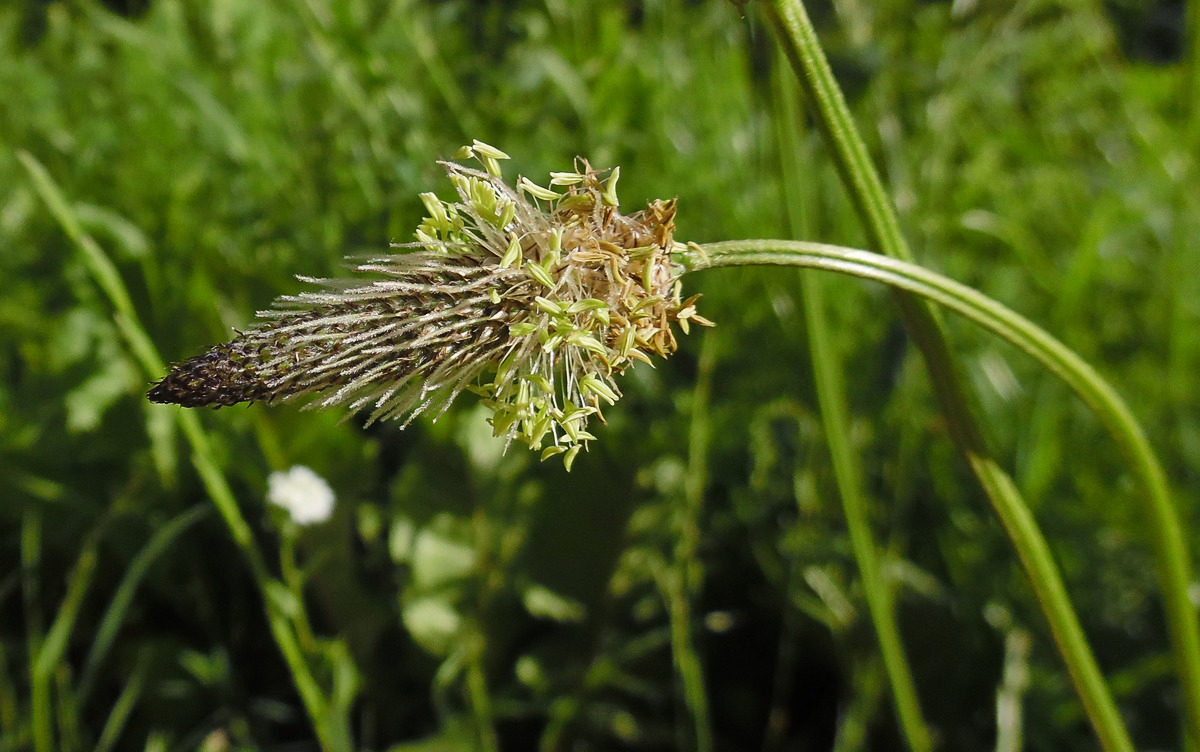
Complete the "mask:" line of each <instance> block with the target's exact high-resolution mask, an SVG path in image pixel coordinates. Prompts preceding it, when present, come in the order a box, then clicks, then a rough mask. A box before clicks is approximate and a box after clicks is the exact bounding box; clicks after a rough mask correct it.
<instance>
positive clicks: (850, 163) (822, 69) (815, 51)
mask: <svg viewBox="0 0 1200 752" xmlns="http://www.w3.org/2000/svg"><path fill="white" fill-rule="evenodd" d="M764 7H765V8H766V9H767V16H768V18H769V20H770V22H771V25H772V26H773V27H774V29H775V30H776V33H777V35H778V37H779V39H780V41H781V43H782V44H783V47H784V52H785V54H786V55H787V57H788V60H789V61H790V62H791V64H792V67H793V69H794V70H795V72H796V74H797V77H798V78H799V80H800V82H801V85H802V87H803V88H804V91H805V94H806V95H807V97H808V99H809V101H810V102H811V105H812V110H813V116H814V119H815V121H816V123H817V126H818V128H819V129H820V131H821V133H822V135H823V136H824V138H825V141H826V143H827V145H828V146H829V148H830V151H831V152H832V156H833V159H834V163H835V165H836V166H837V169H838V172H839V173H840V174H841V176H842V180H843V182H844V183H845V185H846V187H847V190H848V193H849V194H850V198H851V200H852V202H853V203H854V206H855V208H856V209H857V210H858V213H859V214H860V216H861V218H862V221H863V223H864V226H865V229H866V231H867V234H868V237H869V238H870V239H871V241H872V242H873V243H874V244H875V245H877V247H879V248H880V249H881V250H882V251H883V252H884V253H886V254H887V255H889V256H892V257H894V258H897V259H901V260H905V261H909V260H911V258H912V254H911V251H910V250H909V248H908V245H907V243H906V241H905V240H904V236H903V234H902V233H901V231H900V224H899V220H898V218H897V216H896V213H895V210H894V209H893V207H892V205H891V202H890V200H889V199H888V196H887V194H886V192H885V191H884V188H883V183H882V181H881V180H880V178H879V176H878V173H877V171H876V170H875V168H874V165H873V164H872V162H871V159H870V155H869V153H868V152H867V148H866V144H865V142H864V141H863V140H862V137H861V136H860V135H859V134H858V131H857V129H856V128H855V126H854V121H853V118H852V117H851V115H850V111H849V108H848V107H847V105H846V102H845V98H844V97H843V96H842V93H841V90H840V88H839V87H838V85H837V81H836V80H835V79H834V77H833V73H832V71H831V70H830V68H829V64H828V61H827V60H826V59H825V56H824V52H823V50H822V49H821V45H820V42H819V40H818V38H817V35H816V31H815V30H814V28H813V26H812V23H811V21H810V20H809V18H808V15H807V13H806V11H805V10H804V6H803V4H802V3H801V2H799V0H773V1H772V2H769V3H766V4H765V5H764ZM896 302H897V305H898V308H899V310H900V314H901V317H902V319H903V321H904V324H905V327H906V329H907V330H908V332H909V335H910V336H911V337H912V338H913V340H914V341H915V343H916V344H917V346H918V348H919V349H920V351H921V354H922V356H923V358H924V360H925V363H926V367H927V368H928V370H929V374H930V379H931V381H932V384H933V390H934V393H935V395H936V396H937V398H938V401H939V402H940V404H941V408H942V414H943V416H944V417H945V419H946V421H947V425H948V427H949V431H950V434H951V436H952V438H953V439H954V441H955V444H956V445H957V446H958V449H959V451H960V452H961V453H962V454H963V456H964V457H965V458H966V460H967V462H968V465H969V466H970V468H971V471H972V473H973V474H974V475H975V477H976V479H977V481H978V482H979V484H980V486H981V487H982V488H983V490H984V493H985V494H986V495H987V497H988V499H989V500H990V502H991V504H992V507H993V509H994V511H995V513H996V515H997V517H998V518H999V519H1000V521H1001V524H1003V526H1004V528H1005V530H1006V532H1007V534H1008V536H1009V538H1010V539H1011V540H1012V542H1013V545H1014V547H1016V549H1017V552H1018V555H1019V556H1020V558H1021V560H1022V563H1023V564H1024V565H1025V567H1026V569H1027V571H1028V572H1029V574H1030V576H1031V577H1032V578H1033V579H1034V580H1036V579H1037V575H1036V574H1035V573H1034V569H1032V568H1031V567H1036V568H1037V569H1039V570H1044V569H1045V568H1044V567H1043V566H1042V565H1043V564H1050V565H1051V568H1052V569H1053V561H1052V560H1050V559H1049V558H1048V550H1047V551H1046V555H1047V558H1046V561H1044V562H1043V561H1041V560H1040V559H1041V555H1040V553H1039V551H1038V547H1037V546H1029V545H1028V542H1029V541H1030V540H1031V538H1030V537H1029V534H1030V533H1031V532H1033V533H1036V532H1037V529H1036V523H1035V522H1034V520H1033V515H1032V514H1031V513H1030V511H1029V506H1028V504H1027V503H1026V502H1025V500H1024V499H1023V498H1022V496H1021V494H1020V492H1019V491H1018V489H1017V487H1016V484H1015V483H1014V482H1013V480H1012V478H1011V477H1010V476H1009V475H1008V473H1007V472H1005V471H1004V470H1003V468H1002V467H1001V466H1000V464H999V463H998V462H997V461H996V460H995V459H994V458H993V457H992V455H991V452H990V450H989V448H988V447H987V444H986V442H985V440H984V437H983V433H982V431H981V430H980V428H979V426H978V425H977V424H976V422H975V420H974V418H973V416H972V411H971V409H970V402H969V400H968V397H967V393H966V391H965V389H964V387H963V385H962V383H961V380H960V379H959V377H958V375H957V373H956V369H955V364H954V359H953V357H952V354H951V352H950V350H949V347H948V346H947V343H946V339H945V336H944V335H943V333H942V330H941V326H940V323H939V321H938V319H937V318H936V316H935V315H934V313H933V311H932V309H931V308H930V307H929V306H927V305H926V304H924V303H922V302H920V301H918V300H916V299H914V298H912V297H911V296H908V295H904V294H897V295H896ZM1031 526H1032V529H1030V528H1031ZM1036 537H1037V538H1038V539H1041V536H1040V533H1038V534H1037V536H1036ZM1055 582H1056V583H1058V586H1059V587H1058V588H1057V590H1056V587H1055V585H1054V584H1053V583H1050V584H1047V583H1038V582H1036V581H1035V582H1034V592H1035V594H1037V597H1038V600H1039V604H1040V606H1041V608H1042V611H1043V613H1045V615H1046V617H1047V619H1048V620H1049V622H1050V626H1051V632H1052V633H1053V634H1054V637H1055V641H1056V643H1057V644H1058V646H1059V651H1060V653H1061V654H1062V655H1063V659H1064V662H1065V663H1066V666H1067V671H1068V673H1069V674H1070V676H1071V678H1072V681H1073V682H1074V683H1075V685H1076V689H1077V691H1078V692H1079V695H1080V698H1081V700H1082V701H1083V705H1084V710H1085V711H1086V713H1087V715H1088V717H1089V719H1090V720H1091V722H1092V726H1093V728H1094V729H1095V730H1096V733H1097V736H1098V737H1099V739H1100V742H1101V744H1102V745H1103V746H1104V748H1105V749H1108V750H1125V749H1132V742H1131V740H1130V739H1129V733H1128V731H1127V730H1126V728H1125V726H1124V723H1123V722H1122V721H1121V718H1120V715H1119V714H1118V713H1117V711H1116V706H1115V704H1114V703H1113V702H1112V698H1111V694H1110V693H1109V692H1108V689H1107V687H1106V686H1105V685H1104V682H1103V680H1102V679H1100V673H1099V669H1098V668H1097V666H1096V663H1095V658H1094V657H1093V656H1092V653H1091V650H1090V647H1089V646H1088V645H1087V642H1086V640H1084V639H1083V635H1082V630H1079V629H1078V618H1077V617H1076V616H1075V614H1074V610H1073V608H1072V607H1071V605H1070V602H1069V601H1067V600H1066V599H1065V590H1061V582H1058V578H1057V577H1056V578H1055ZM1059 591H1061V592H1059ZM1060 595H1061V596H1062V598H1061V599H1060V598H1059V596H1060ZM1047 597H1049V598H1052V600H1046V598H1047ZM1198 655H1200V654H1198ZM1197 666H1198V668H1200V663H1198V664H1197Z"/></svg>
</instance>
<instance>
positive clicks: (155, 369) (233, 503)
mask: <svg viewBox="0 0 1200 752" xmlns="http://www.w3.org/2000/svg"><path fill="white" fill-rule="evenodd" d="M17 159H18V160H19V161H20V162H21V164H22V166H23V167H24V168H25V171H26V172H27V173H28V174H29V176H30V178H31V180H32V181H33V186H34V188H35V189H36V191H37V193H38V195H39V196H40V197H41V198H42V200H43V201H44V202H45V203H46V206H47V207H48V208H49V209H50V213H51V214H52V215H53V216H54V218H55V219H56V220H57V221H58V223H59V225H60V226H61V227H62V229H63V231H64V232H65V233H66V234H67V237H68V238H70V240H71V242H72V243H73V244H74V245H75V247H76V248H77V249H79V251H80V252H81V253H82V255H83V259H84V262H85V265H86V266H87V269H88V272H89V273H90V274H91V276H92V279H93V280H94V281H95V282H96V284H97V285H98V286H99V287H100V289H101V291H102V292H103V293H104V294H105V296H106V297H107V298H108V300H109V304H110V305H111V306H112V307H113V310H114V313H113V318H114V320H115V321H116V324H117V328H118V330H119V331H120V332H121V334H122V335H123V336H124V337H125V340H126V343H127V344H128V346H129V348H130V350H131V351H132V353H133V355H134V357H135V358H136V359H137V360H138V362H139V364H140V365H141V367H142V368H143V370H144V371H145V372H146V374H147V375H148V377H149V378H154V377H156V376H158V375H159V374H161V373H163V372H164V371H165V370H166V367H165V365H164V363H163V360H162V358H161V357H160V356H159V355H158V350H157V348H155V346H154V343H153V341H152V340H151V339H150V336H149V335H148V334H147V333H146V329H145V327H144V326H142V324H141V322H140V320H139V317H138V315H137V311H136V309H135V308H134V306H133V300H132V298H131V297H130V295H129V291H128V290H127V289H126V287H125V283H124V281H123V280H122V279H121V275H120V273H119V272H118V271H117V267H116V265H115V264H113V263H112V261H111V259H109V258H108V256H107V254H105V252H104V250H103V249H102V248H101V247H100V245H99V243H97V242H96V241H95V239H93V238H92V236H91V235H89V234H88V233H87V232H86V231H84V229H83V227H82V225H81V224H80V223H79V219H78V217H77V216H76V215H75V212H74V210H73V209H72V208H71V205H70V203H69V202H68V201H67V199H66V197H65V196H64V195H63V193H62V190H61V189H60V188H59V187H58V185H57V183H55V181H54V179H53V178H52V177H51V176H50V173H49V172H47V171H46V168H45V167H43V166H42V164H41V163H40V162H38V161H37V159H36V158H34V156H33V155H32V154H29V153H28V152H25V151H18V152H17ZM179 422H180V425H181V426H182V427H183V433H184V436H185V437H186V438H187V441H188V443H189V444H190V445H191V448H192V463H193V465H194V466H195V468H196V471H197V473H198V474H199V475H200V480H201V482H202V483H203V484H204V487H205V490H207V491H208V494H209V497H210V498H211V499H212V501H213V504H214V505H215V506H216V507H217V511H218V512H219V513H220V515H221V519H222V520H223V521H224V522H225V525H226V527H227V528H228V529H229V532H230V535H231V536H232V538H233V540H234V542H235V543H236V544H237V546H238V548H239V549H241V551H242V554H243V555H244V556H245V558H246V561H247V563H248V564H249V565H250V570H251V574H252V575H253V576H254V579H255V582H256V584H257V585H258V588H259V592H260V593H261V595H262V597H263V604H264V610H265V611H266V616H267V623H268V625H269V627H270V630H271V635H272V636H273V637H274V638H275V643H276V644H277V645H278V646H279V649H280V652H281V653H282V654H283V657H284V661H285V662H286V663H287V666H288V669H289V671H290V673H291V676H292V681H293V682H294V683H295V685H296V689H297V691H298V692H299V694H300V697H301V701H302V702H303V703H304V708H305V711H306V712H307V713H308V716H309V720H310V721H311V722H312V724H313V728H314V730H315V731H316V734H317V737H318V738H319V739H320V742H321V746H322V747H323V748H324V749H325V750H327V751H328V752H342V751H343V750H344V751H346V752H349V750H351V749H352V748H353V747H352V744H351V742H350V739H349V736H348V734H346V733H344V732H340V731H339V729H342V728H343V727H344V724H331V723H329V722H328V717H327V712H326V709H327V706H328V702H327V700H326V698H325V696H324V693H323V692H322V691H321V689H320V686H319V685H318V684H317V682H316V679H315V678H314V677H313V674H312V670H311V668H310V667H309V665H308V662H307V661H306V660H305V657H304V654H303V652H302V651H301V650H300V646H299V644H298V642H297V639H296V634H295V632H294V630H293V629H292V627H291V625H290V623H289V622H288V618H287V615H286V614H285V613H283V612H282V611H281V609H280V606H279V605H278V604H276V603H275V602H274V601H273V600H272V599H271V598H270V597H269V595H268V593H269V588H270V585H271V583H272V582H273V581H274V578H273V577H272V575H271V574H270V570H269V569H268V567H267V565H266V562H265V560H264V559H263V557H262V553H261V552H260V551H259V550H258V547H257V545H256V543H255V541H254V536H253V534H252V532H251V529H250V525H249V523H247V522H246V519H245V517H244V516H243V515H242V512H241V509H239V508H238V505H237V500H236V499H235V498H234V496H233V491H232V490H231V489H230V487H229V484H228V483H227V482H226V480H225V476H224V474H223V473H222V472H221V470H220V468H219V467H218V465H217V462H216V459H215V455H214V453H213V451H212V447H211V445H210V444H209V441H208V435H207V434H206V433H205V432H204V429H203V427H202V426H201V425H200V420H199V418H198V417H197V416H196V414H195V413H192V412H181V413H180V414H179ZM32 645H33V643H32V642H31V646H32ZM35 690H36V687H35ZM38 749H39V752H40V750H41V748H40V747H39V748H38Z"/></svg>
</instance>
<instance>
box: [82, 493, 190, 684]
mask: <svg viewBox="0 0 1200 752" xmlns="http://www.w3.org/2000/svg"><path fill="white" fill-rule="evenodd" d="M207 512H208V510H207V509H206V508H204V507H195V508H193V509H189V510H187V511H185V512H183V513H181V514H179V515H177V516H176V517H175V518H174V519H172V520H171V521H170V522H168V523H167V524H165V525H163V526H161V527H159V528H158V529H157V530H156V531H155V532H154V535H152V536H150V540H149V541H147V542H146V545H145V546H143V547H142V550H141V551H139V552H138V554H137V556H135V557H134V559H133V561H132V562H131V563H130V564H129V568H128V569H126V570H125V573H124V575H123V576H122V577H121V584H120V585H118V586H117V590H116V592H115V593H113V597H112V600H110V601H109V604H108V608H107V609H106V610H105V612H104V617H103V618H102V619H101V620H100V626H99V628H98V629H97V630H96V635H95V637H94V638H92V646H91V648H90V649H89V650H88V655H87V659H86V660H85V661H84V663H83V672H82V675H81V676H80V680H79V691H78V694H79V703H80V705H83V704H86V702H87V698H88V695H90V694H91V688H92V683H93V682H94V681H95V678H96V671H97V670H98V669H99V668H100V664H101V663H103V661H104V659H105V657H107V655H108V651H109V649H110V648H111V647H112V644H113V641H114V640H115V639H116V636H117V631H118V630H119V629H120V628H121V625H122V624H123V623H124V622H125V615H126V614H127V613H128V611H129V606H130V605H131V604H132V603H133V596H134V595H135V594H136V593H137V588H138V586H139V585H140V584H141V582H142V579H143V578H144V577H145V576H146V573H147V572H148V571H150V567H151V566H152V565H153V564H154V562H155V561H157V560H158V557H159V556H160V555H161V554H162V553H163V552H165V551H167V550H168V549H169V548H170V546H171V544H172V543H173V542H174V541H175V539H176V538H178V537H179V536H180V535H181V534H182V533H183V532H184V531H185V530H187V529H188V528H189V527H191V526H192V525H193V524H194V523H196V522H197V521H199V520H200V519H201V518H203V517H204V515H205V514H207Z"/></svg>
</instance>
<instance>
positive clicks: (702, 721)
mask: <svg viewBox="0 0 1200 752" xmlns="http://www.w3.org/2000/svg"><path fill="white" fill-rule="evenodd" d="M714 342H715V340H707V341H706V344H705V345H704V346H703V347H702V348H701V350H700V363H699V365H698V368H697V370H698V371H699V376H698V377H697V379H696V386H695V388H694V389H693V390H692V420H691V428H690V430H689V433H688V474H687V479H686V480H685V481H684V488H683V508H682V509H681V510H679V511H680V514H679V522H678V525H679V526H678V529H677V532H678V535H679V541H678V543H677V544H676V546H675V557H674V562H673V566H672V567H671V569H670V570H668V571H667V572H666V573H665V576H664V577H663V578H661V579H662V580H664V582H663V583H662V586H663V588H664V590H665V594H666V599H667V606H668V611H669V613H670V619H671V650H672V652H673V653H674V657H675V668H676V670H677V671H678V672H679V680H680V683H681V684H682V687H683V699H684V703H685V704H686V705H687V709H688V714H689V715H690V716H691V719H692V734H693V738H692V740H691V743H690V744H688V745H686V746H687V747H689V748H691V749H695V750H697V752H711V750H712V749H713V736H712V721H711V713H710V712H709V703H708V693H707V690H706V688H705V686H704V666H703V663H702V662H701V660H700V655H699V653H698V652H697V650H696V639H695V635H694V634H693V624H694V621H695V620H694V618H693V617H694V614H693V608H692V605H693V600H694V599H695V598H696V596H697V594H698V593H699V591H700V589H701V587H702V586H703V584H704V583H703V580H704V573H703V570H702V568H701V566H700V562H699V559H698V556H697V554H698V551H699V549H700V525H701V523H700V514H701V512H702V510H703V506H704V489H705V487H706V486H707V485H708V438H709V421H708V405H709V400H710V398H711V396H712V374H713V368H714V366H715V364H716V356H715V351H716V347H715V346H714Z"/></svg>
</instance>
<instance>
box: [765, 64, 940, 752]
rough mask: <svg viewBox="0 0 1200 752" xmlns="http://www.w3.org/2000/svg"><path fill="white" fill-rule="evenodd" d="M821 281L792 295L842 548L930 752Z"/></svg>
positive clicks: (886, 661) (807, 277)
mask: <svg viewBox="0 0 1200 752" xmlns="http://www.w3.org/2000/svg"><path fill="white" fill-rule="evenodd" d="M779 88H781V89H785V90H783V91H780V92H778V95H777V96H776V97H775V101H776V102H777V103H778V106H779V108H780V110H781V112H779V113H778V116H777V117H776V121H777V122H778V123H779V141H780V144H781V149H782V150H783V151H784V154H782V155H781V157H782V161H781V168H782V174H781V176H780V177H781V179H782V181H783V185H784V196H785V199H786V204H787V206H786V211H787V213H788V218H789V221H790V223H791V228H790V229H791V231H792V232H796V231H800V230H802V229H803V227H804V226H805V224H806V222H805V217H804V208H803V207H804V204H803V202H802V201H800V200H799V197H798V194H799V186H798V185H797V182H798V179H797V177H796V176H797V175H799V174H801V173H800V171H799V168H800V167H801V165H799V164H796V163H798V162H799V161H800V159H801V155H800V146H799V143H798V141H799V139H798V137H797V134H796V131H795V129H793V128H791V127H790V124H791V123H795V122H797V121H798V118H799V115H800V113H799V107H798V104H799V103H798V102H797V101H796V99H797V97H796V95H795V88H794V85H792V84H791V82H790V79H786V80H783V81H781V82H780V85H779ZM823 291H824V280H823V279H822V278H821V276H820V275H818V274H803V275H801V278H800V297H801V300H802V301H803V306H804V327H805V331H806V332H807V334H808V351H809V358H810V360H811V362H812V371H813V381H814V384H815V386H816V392H817V403H818V405H819V407H820V411H821V425H822V429H823V433H824V436H825V443H826V446H827V447H828V448H829V456H830V460H831V463H832V466H833V477H834V483H835V485H836V486H837V493H838V499H839V500H840V501H841V504H842V514H844V515H845V517H846V529H847V531H848V532H849V534H850V545H851V548H852V550H853V552H854V560H855V564H856V565H857V567H858V571H859V575H860V577H861V579H862V587H863V595H864V597H865V598H866V601H867V611H868V613H869V615H870V619H871V625H872V627H873V628H874V630H875V635H876V638H877V640H878V642H879V652H880V655H881V657H882V658H883V665H884V669H885V671H886V673H887V679H888V687H889V689H890V691H891V697H892V703H893V707H894V708H895V711H896V717H897V719H898V720H899V726H900V731H901V733H902V734H904V737H905V741H906V743H907V744H908V748H909V749H910V750H913V752H928V750H931V749H932V748H933V736H932V734H931V733H930V730H929V726H928V724H927V723H926V722H925V717H924V715H923V714H922V712H921V703H920V698H919V695H918V694H917V689H916V682H914V681H913V675H912V669H911V666H910V665H909V662H908V657H907V655H906V654H905V651H904V642H903V640H902V639H901V637H900V629H899V627H898V625H897V624H896V613H895V608H896V607H895V599H894V595H893V593H892V590H891V588H890V587H889V586H888V583H887V579H886V577H885V576H884V574H883V566H882V563H881V562H880V557H879V553H878V552H879V546H878V544H877V543H876V541H875V536H874V534H873V533H872V531H871V525H870V522H869V520H870V513H869V506H868V500H867V498H866V494H865V493H864V491H863V484H864V481H863V478H864V474H863V471H862V463H861V462H860V461H859V457H858V453H857V452H856V451H855V449H854V446H853V443H852V442H851V440H850V409H849V407H848V404H847V398H846V386H845V381H844V379H843V377H842V364H841V363H840V362H839V357H838V352H837V348H836V347H835V346H834V344H833V342H832V341H831V338H830V332H829V324H828V320H827V319H826V316H825V300H824V293H823Z"/></svg>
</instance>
